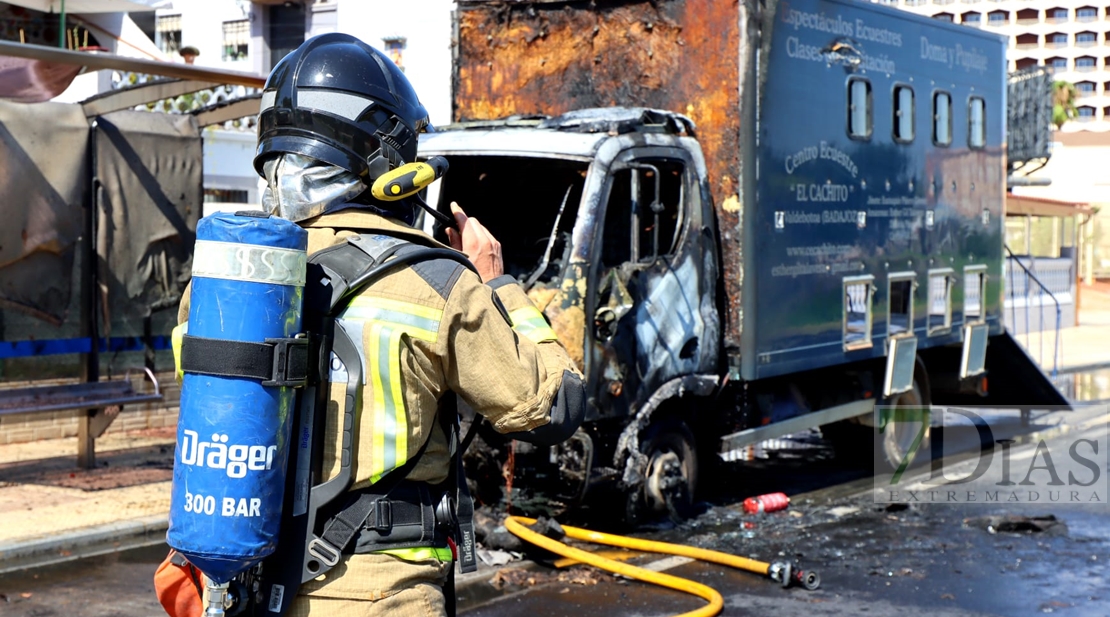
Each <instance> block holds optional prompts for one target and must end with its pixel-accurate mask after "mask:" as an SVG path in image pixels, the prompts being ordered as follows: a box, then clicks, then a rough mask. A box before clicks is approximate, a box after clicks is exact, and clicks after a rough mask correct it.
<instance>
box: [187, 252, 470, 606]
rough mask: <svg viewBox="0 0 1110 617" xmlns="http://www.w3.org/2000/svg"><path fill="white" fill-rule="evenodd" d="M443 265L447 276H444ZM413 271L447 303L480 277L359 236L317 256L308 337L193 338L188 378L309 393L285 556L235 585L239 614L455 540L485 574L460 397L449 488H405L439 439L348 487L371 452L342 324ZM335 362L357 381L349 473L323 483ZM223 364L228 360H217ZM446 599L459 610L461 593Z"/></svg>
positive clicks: (357, 366)
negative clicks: (461, 280)
mask: <svg viewBox="0 0 1110 617" xmlns="http://www.w3.org/2000/svg"><path fill="white" fill-rule="evenodd" d="M445 260H446V261H445ZM436 264H438V266H439V267H433V266H436ZM401 267H412V268H413V269H414V270H416V271H417V272H418V273H419V274H420V275H421V276H422V277H423V278H424V279H425V280H426V281H428V282H429V283H430V284H432V286H433V287H434V288H435V289H436V290H437V291H439V292H440V293H441V294H442V295H443V296H444V297H446V296H447V293H449V291H450V289H451V286H452V285H453V284H454V281H455V280H457V278H458V274H459V273H460V272H461V270H462V268H467V269H470V270H474V266H473V265H472V264H471V263H470V262H469V261H468V260H467V259H466V258H465V257H464V256H462V255H461V254H459V253H457V252H455V251H450V250H447V249H440V248H430V247H425V246H419V245H416V244H413V243H411V242H408V241H405V240H401V239H398V238H395V237H392V236H387V235H362V236H355V237H351V238H348V239H347V241H346V242H344V243H342V244H338V245H336V246H333V247H329V248H326V249H323V250H320V251H317V252H316V253H314V254H313V255H312V256H311V257H310V258H309V261H308V276H307V281H306V284H305V311H304V319H303V321H304V324H305V330H306V331H307V332H308V334H307V335H298V336H297V337H294V338H288V339H271V340H267V341H266V342H264V343H236V342H233V341H219V340H213V339H200V338H198V337H187V338H186V341H185V343H184V344H183V346H182V368H183V369H184V370H187V371H191V372H204V373H208V374H217V375H233V376H242V377H250V378H254V379H259V380H261V381H262V382H263V383H264V384H265V385H280V386H291V387H298V388H300V389H299V390H298V393H297V405H296V409H295V412H294V418H293V435H292V439H291V443H290V455H289V466H288V469H287V479H286V487H285V501H284V504H283V508H282V522H281V531H280V535H279V540H278V546H277V550H276V551H275V552H274V554H273V555H271V556H270V557H268V558H267V559H266V560H265V561H263V562H262V564H260V565H259V566H257V567H255V568H253V569H251V570H249V571H248V572H246V573H244V574H241V575H240V576H238V577H236V579H235V580H234V581H233V582H232V588H231V589H230V590H229V591H230V595H231V597H232V598H233V599H234V603H235V606H233V607H232V608H231V609H229V611H228V613H227V614H228V615H255V616H258V617H262V616H266V617H273V616H274V615H284V614H287V613H288V610H289V607H290V606H291V605H292V603H293V600H294V598H295V597H296V595H297V590H298V589H299V587H300V586H301V585H302V584H304V583H306V582H308V581H310V580H312V579H314V578H316V577H318V576H320V575H322V574H324V573H326V572H328V571H329V570H330V569H331V568H333V567H335V566H336V565H337V564H338V563H339V562H340V560H341V559H342V555H344V554H352V553H370V552H375V551H379V550H382V549H398V548H418V547H442V546H444V545H445V544H447V543H448V542H447V541H448V539H451V540H453V541H454V543H455V545H456V546H457V551H458V561H459V567H460V570H461V571H462V572H471V571H473V570H475V569H477V560H476V555H475V551H474V525H473V520H472V519H473V512H474V505H473V501H472V500H471V497H470V493H469V490H468V489H467V486H466V479H465V477H464V474H463V469H462V448H460V447H459V443H460V439H459V434H458V414H457V407H456V405H455V404H454V403H455V398H454V396H448V397H444V400H443V401H441V402H440V407H441V409H440V410H439V412H437V417H438V419H439V421H440V423H441V425H442V427H443V430H444V432H445V434H446V435H447V438H448V443H449V444H450V446H451V450H452V452H451V454H452V458H453V464H452V466H451V470H450V473H449V477H448V479H447V480H446V481H445V482H444V483H442V484H440V485H430V484H427V483H423V482H413V481H409V480H406V479H405V478H406V477H407V476H408V474H409V473H410V472H411V471H412V470H413V468H415V467H416V465H417V463H418V462H419V460H420V459H421V457H422V455H423V453H424V451H425V449H426V448H427V445H428V441H430V437H429V440H428V441H425V442H424V444H422V445H421V447H420V450H419V451H418V452H417V453H416V454H415V455H414V456H413V457H412V458H410V459H409V460H408V461H407V462H405V464H403V465H401V466H400V467H398V468H396V469H394V470H392V471H390V472H389V473H387V474H386V475H385V476H383V477H382V478H381V479H379V480H378V481H377V482H375V483H374V484H373V485H372V486H370V487H368V488H366V489H363V490H359V491H354V492H351V491H349V490H348V489H349V488H350V487H351V485H352V484H353V481H354V478H353V474H352V464H353V461H355V460H356V459H357V447H358V443H359V434H358V432H359V424H360V423H359V421H358V417H357V416H358V409H357V406H356V401H357V400H358V390H359V388H360V387H361V385H362V383H363V375H364V374H365V372H366V369H367V368H368V367H364V366H362V360H361V356H360V354H359V352H358V344H357V343H358V341H355V340H354V339H353V338H352V335H351V334H350V333H348V332H347V331H346V329H345V328H344V327H343V324H342V322H341V321H339V320H337V319H336V318H337V316H338V314H339V313H340V312H341V311H342V310H343V309H344V308H346V306H347V305H348V304H349V303H350V301H351V299H353V298H354V297H355V296H357V295H358V294H359V293H360V292H361V291H362V290H363V289H365V288H366V287H367V286H368V285H370V284H371V283H373V282H374V281H377V280H378V279H380V278H381V277H383V276H385V275H386V274H389V273H390V272H394V271H396V270H397V269H398V268H401ZM333 357H334V358H335V359H337V360H338V361H339V362H340V363H342V365H343V366H344V367H345V368H346V371H347V375H348V379H347V390H346V392H345V394H344V397H343V401H342V402H341V415H340V418H339V422H340V427H341V429H342V436H341V438H340V444H339V446H340V447H339V451H338V456H339V457H340V461H339V462H340V465H339V471H338V473H337V474H336V475H335V476H334V477H332V478H331V479H329V480H327V481H326V482H321V481H320V478H321V477H322V469H323V443H324V439H325V438H326V437H327V436H326V435H325V428H326V415H327V408H328V401H329V398H330V397H329V393H330V390H331V388H330V387H329V385H330V384H329V373H330V365H331V362H332V359H333ZM214 358H219V359H220V360H219V361H218V362H215V363H214V362H213V359H214ZM476 425H477V423H475V426H476ZM429 434H430V431H429ZM445 591H446V593H447V594H448V606H449V607H450V606H452V605H453V602H452V601H451V600H452V599H453V598H452V597H451V594H452V590H451V589H448V590H445ZM451 612H453V611H451Z"/></svg>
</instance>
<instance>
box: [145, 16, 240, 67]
mask: <svg viewBox="0 0 1110 617" xmlns="http://www.w3.org/2000/svg"><path fill="white" fill-rule="evenodd" d="M173 6H174V8H173V9H171V10H161V11H158V13H157V14H158V15H175V14H177V15H181V46H182V47H185V46H193V47H196V48H197V49H198V50H200V56H198V57H197V59H196V61H195V62H194V64H196V65H197V66H206V67H212V68H222V69H228V70H233V71H248V72H250V71H252V70H253V62H252V59H251V58H250V57H248V58H247V59H245V60H237V61H227V62H225V61H224V60H223V44H224V29H223V24H224V22H225V21H236V20H239V19H248V18H249V16H250V10H249V9H250V5H249V4H247V3H241V4H240V3H237V2H234V1H233V0H187V1H186V2H180V1H179V2H175V3H174V5H173ZM252 47H253V46H252ZM250 55H255V50H254V49H253V48H252V49H251V50H250ZM169 60H170V61H171V62H182V61H183V60H182V58H181V56H176V57H174V58H170V59H169Z"/></svg>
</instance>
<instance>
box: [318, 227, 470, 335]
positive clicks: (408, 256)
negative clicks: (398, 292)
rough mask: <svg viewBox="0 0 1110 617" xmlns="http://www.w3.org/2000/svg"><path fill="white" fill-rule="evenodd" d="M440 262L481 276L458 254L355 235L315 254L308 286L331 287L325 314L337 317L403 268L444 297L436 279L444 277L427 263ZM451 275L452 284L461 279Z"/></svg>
mask: <svg viewBox="0 0 1110 617" xmlns="http://www.w3.org/2000/svg"><path fill="white" fill-rule="evenodd" d="M440 260H450V261H453V262H456V263H457V264H459V265H461V266H462V267H464V268H467V269H469V270H471V271H473V272H475V273H477V269H475V267H474V264H472V263H470V260H469V259H467V258H466V256H465V255H463V254H462V253H459V252H457V251H452V250H448V249H442V248H433V247H427V246H422V245H419V244H414V243H412V242H410V241H408V240H402V239H400V238H395V237H393V236H387V235H384V234H374V235H369V234H367V235H360V236H353V237H351V238H348V239H347V242H345V243H343V244H337V245H335V246H332V247H328V248H326V249H323V250H320V251H317V252H316V253H313V255H312V256H311V257H310V258H309V260H308V263H309V268H310V271H309V280H308V284H313V285H315V286H317V287H319V286H323V287H324V288H327V291H326V292H325V293H323V294H320V295H321V296H322V298H328V299H329V300H328V302H327V309H326V310H325V312H324V314H326V315H334V314H335V313H336V312H338V311H339V310H342V308H343V307H345V306H346V305H347V302H348V301H349V300H350V299H351V298H352V297H353V296H355V295H357V294H358V293H359V292H361V291H362V290H363V289H364V288H365V287H366V286H367V285H370V284H371V283H373V282H374V281H375V280H377V279H378V278H380V277H382V276H384V275H385V274H387V273H389V272H390V271H392V270H393V269H394V268H399V267H401V266H411V267H413V268H415V269H416V270H417V272H418V273H419V274H420V275H421V277H423V278H424V280H426V281H428V283H429V284H431V285H432V286H433V287H434V288H435V289H436V291H438V292H439V293H440V294H441V295H443V294H445V289H444V287H443V285H444V284H443V283H437V282H436V280H435V279H438V278H441V277H435V278H434V279H433V276H432V274H431V273H432V272H433V271H434V269H432V268H429V266H428V264H426V263H423V262H437V261H440ZM316 269H319V271H318V272H314V271H313V270H316ZM317 275H319V276H317ZM448 276H449V277H450V278H452V280H451V284H453V279H455V278H458V275H457V273H456V274H454V276H453V277H451V275H450V274H449V275H448ZM320 291H323V290H320ZM307 295H308V292H306V300H307V299H308V298H307ZM318 302H319V300H318ZM317 308H318V309H323V308H324V307H323V305H322V304H317Z"/></svg>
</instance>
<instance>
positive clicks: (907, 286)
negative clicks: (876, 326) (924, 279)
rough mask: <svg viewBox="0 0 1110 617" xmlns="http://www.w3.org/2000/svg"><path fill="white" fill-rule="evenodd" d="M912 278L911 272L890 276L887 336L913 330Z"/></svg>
mask: <svg viewBox="0 0 1110 617" xmlns="http://www.w3.org/2000/svg"><path fill="white" fill-rule="evenodd" d="M913 279H914V275H913V274H905V275H893V274H892V275H891V276H890V295H889V297H888V304H887V307H888V309H887V310H888V311H889V313H888V314H887V336H896V335H899V334H906V333H908V332H913V289H914V280H913Z"/></svg>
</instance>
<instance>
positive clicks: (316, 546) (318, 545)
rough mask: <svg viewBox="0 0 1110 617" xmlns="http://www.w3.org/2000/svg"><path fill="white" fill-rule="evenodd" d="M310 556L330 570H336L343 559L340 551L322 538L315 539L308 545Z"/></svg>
mask: <svg viewBox="0 0 1110 617" xmlns="http://www.w3.org/2000/svg"><path fill="white" fill-rule="evenodd" d="M308 554H309V555H312V556H313V557H315V558H316V559H319V560H320V563H322V564H324V565H325V566H327V567H329V568H334V567H335V565H336V564H337V563H339V559H340V558H341V557H342V555H341V554H340V552H339V549H337V548H335V547H334V546H332V545H331V544H329V543H328V542H326V541H324V540H322V539H320V538H313V539H312V541H311V542H309V543H308Z"/></svg>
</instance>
